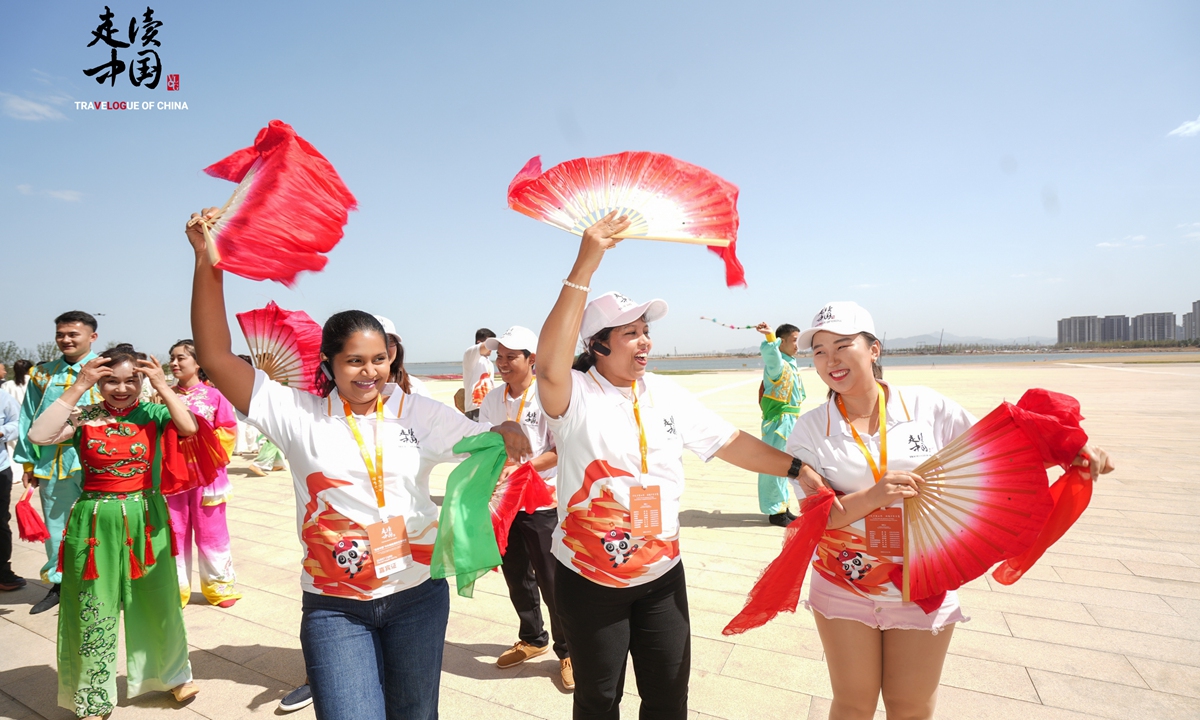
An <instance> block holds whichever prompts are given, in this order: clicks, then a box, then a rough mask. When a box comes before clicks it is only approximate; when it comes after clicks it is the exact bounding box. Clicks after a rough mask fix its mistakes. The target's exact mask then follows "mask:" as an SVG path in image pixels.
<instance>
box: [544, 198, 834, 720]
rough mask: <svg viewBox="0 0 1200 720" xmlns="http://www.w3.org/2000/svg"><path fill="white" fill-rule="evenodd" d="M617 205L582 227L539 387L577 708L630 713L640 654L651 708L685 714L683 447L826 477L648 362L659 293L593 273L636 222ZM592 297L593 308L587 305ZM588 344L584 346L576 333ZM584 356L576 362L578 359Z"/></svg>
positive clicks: (551, 320)
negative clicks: (626, 291)
mask: <svg viewBox="0 0 1200 720" xmlns="http://www.w3.org/2000/svg"><path fill="white" fill-rule="evenodd" d="M615 215H616V213H610V214H609V215H608V216H606V217H605V218H603V219H601V220H600V221H599V222H597V223H596V224H595V225H593V226H592V227H590V228H588V230H587V231H585V232H584V234H583V240H582V242H581V243H580V247H579V255H578V258H577V259H576V261H575V266H574V267H573V268H572V270H571V274H570V275H569V276H568V277H567V279H565V280H564V281H563V289H562V291H561V292H560V294H559V297H558V302H557V303H555V305H554V309H553V310H552V311H551V312H550V316H549V317H548V318H547V319H546V324H545V325H544V326H543V328H542V332H541V337H540V339H539V342H538V353H537V358H538V382H537V391H538V397H539V399H540V401H541V405H542V410H543V412H544V413H545V414H546V416H547V418H548V422H549V424H550V429H551V430H552V431H553V433H554V437H555V440H556V442H557V446H558V522H559V524H558V528H557V529H556V530H555V533H554V541H553V552H554V555H555V557H556V558H557V559H558V561H559V562H560V563H561V564H562V566H563V568H565V569H564V570H563V571H561V572H557V573H555V595H556V601H557V605H558V608H559V617H560V619H561V620H562V623H563V627H564V630H565V634H566V636H567V644H568V646H569V649H570V654H571V658H572V660H573V662H574V669H575V682H576V687H575V703H574V717H575V718H576V719H577V720H579V719H581V718H616V717H619V712H620V708H619V706H620V702H621V695H622V692H623V688H624V683H625V662H626V657H627V656H629V655H632V656H633V667H634V673H635V675H636V676H637V685H638V691H639V695H640V696H641V699H642V706H641V717H642V718H680V719H682V718H686V717H687V686H688V676H689V672H690V663H691V643H690V625H689V620H688V606H687V589H686V585H685V583H684V574H683V565H682V563H681V558H680V553H679V500H680V496H681V494H682V492H683V485H684V476H683V451H684V449H687V450H691V451H692V452H693V453H695V454H696V455H698V456H700V457H701V458H702V459H703V460H705V461H708V460H710V459H711V458H713V457H719V458H721V459H722V460H725V461H726V462H729V463H732V464H734V465H737V466H738V467H742V468H745V469H747V470H750V471H752V472H761V473H767V474H769V475H777V476H790V477H793V478H795V477H797V476H800V478H801V480H802V484H803V485H804V486H805V487H806V488H809V489H810V490H811V491H816V490H817V489H818V488H819V486H820V483H821V481H820V478H819V477H817V476H816V475H815V474H813V473H812V472H811V470H807V469H802V468H801V466H800V462H799V461H797V460H795V459H794V458H792V457H791V456H790V455H787V454H785V453H783V452H781V451H779V450H776V449H775V448H772V447H770V446H769V445H767V444H765V443H763V442H762V441H760V440H758V439H757V438H755V437H753V436H751V435H747V434H745V433H741V432H739V431H738V430H737V429H736V428H734V427H733V426H732V425H730V424H729V423H728V422H726V421H724V420H723V419H721V418H720V417H719V416H717V415H716V414H715V413H713V412H712V411H710V410H708V409H707V408H705V407H704V406H703V405H702V404H701V403H700V402H699V401H698V400H697V399H696V398H695V397H693V396H692V395H691V394H690V393H688V392H687V391H686V390H684V389H683V388H681V387H679V386H678V385H677V384H675V383H674V382H672V381H671V380H668V379H667V378H665V377H661V376H657V375H654V374H650V373H647V372H646V361H647V358H648V356H649V354H650V348H651V342H650V334H649V323H651V322H654V321H655V320H658V319H660V318H662V317H663V316H664V315H665V314H666V312H667V304H666V303H665V302H663V301H662V300H652V301H650V302H647V303H641V304H639V303H635V302H633V301H632V300H630V299H629V298H626V297H624V296H622V295H619V294H617V293H607V294H605V295H601V296H600V297H598V298H596V299H595V300H593V301H592V302H591V303H587V296H588V292H589V291H590V288H588V284H589V283H590V282H591V278H592V273H594V272H595V271H596V269H597V268H598V267H599V265H600V261H601V258H602V257H603V256H604V252H605V251H606V250H609V249H611V248H612V247H614V246H615V245H616V244H617V243H618V242H620V240H617V239H614V238H613V237H612V236H613V235H616V234H618V233H620V232H622V231H623V230H625V229H626V228H628V226H629V222H628V220H627V219H626V218H624V217H620V218H617V217H615ZM585 304H586V308H585ZM580 339H582V340H583V344H584V348H585V350H584V352H583V353H582V354H581V355H580V356H579V357H578V358H574V349H575V346H576V342H578V341H579V340H580ZM573 360H574V363H572V361H573Z"/></svg>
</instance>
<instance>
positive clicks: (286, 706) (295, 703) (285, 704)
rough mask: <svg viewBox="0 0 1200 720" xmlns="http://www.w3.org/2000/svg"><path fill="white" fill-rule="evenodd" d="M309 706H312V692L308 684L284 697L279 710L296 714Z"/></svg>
mask: <svg viewBox="0 0 1200 720" xmlns="http://www.w3.org/2000/svg"><path fill="white" fill-rule="evenodd" d="M309 705H312V690H311V689H309V687H308V683H305V684H303V685H301V686H300V687H298V688H296V689H295V690H293V691H291V692H290V693H288V694H287V695H284V696H283V699H282V700H280V701H279V709H280V710H282V711H283V712H295V711H296V710H299V709H300V708H306V707H308V706H309Z"/></svg>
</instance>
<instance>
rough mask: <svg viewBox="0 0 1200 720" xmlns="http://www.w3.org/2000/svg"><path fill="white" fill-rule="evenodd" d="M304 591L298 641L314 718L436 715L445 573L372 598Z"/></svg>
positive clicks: (423, 719) (429, 718)
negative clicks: (412, 585) (380, 596)
mask: <svg viewBox="0 0 1200 720" xmlns="http://www.w3.org/2000/svg"><path fill="white" fill-rule="evenodd" d="M303 595H304V601H303V619H302V620H301V623H300V644H301V646H302V647H303V648H304V665H305V667H306V668H307V669H308V682H309V685H311V686H312V694H313V705H314V707H315V709H316V712H317V718H318V720H401V719H402V718H403V720H436V718H437V716H438V712H437V706H438V686H439V684H440V682H441V673H442V646H443V644H444V643H445V642H446V623H447V621H448V620H449V618H450V590H449V585H447V583H446V581H445V580H426V581H425V582H424V583H421V584H420V585H418V586H416V587H414V588H409V589H408V590H403V591H401V592H398V593H393V594H391V595H388V596H386V597H382V598H377V599H375V600H351V599H348V598H339V597H334V596H331V595H317V594H315V593H307V592H306V593H303Z"/></svg>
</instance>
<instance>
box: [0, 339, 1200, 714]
mask: <svg viewBox="0 0 1200 720" xmlns="http://www.w3.org/2000/svg"><path fill="white" fill-rule="evenodd" d="M803 377H804V381H805V383H806V385H807V386H808V389H809V394H810V397H809V400H808V401H807V402H806V403H805V409H807V408H809V407H814V406H816V405H817V404H819V403H820V402H821V401H822V400H823V399H824V390H825V388H824V386H823V385H822V384H821V382H820V380H819V379H818V378H817V377H816V375H815V374H814V373H813V372H812V371H811V370H806V371H804V373H803ZM887 377H888V379H889V380H890V381H892V382H894V383H898V384H900V385H927V386H929V387H932V388H935V389H937V390H939V391H941V392H943V393H945V394H947V395H949V396H950V397H952V398H955V399H957V400H958V401H959V402H961V403H962V404H963V405H964V406H966V407H967V408H968V409H969V410H971V411H972V412H974V413H976V414H977V415H980V416H982V415H983V414H985V413H986V412H987V411H988V410H990V409H991V408H993V407H994V406H995V405H996V404H997V403H999V402H1000V401H1001V400H1009V401H1013V402H1015V401H1016V400H1017V398H1018V397H1019V396H1020V395H1021V393H1022V392H1023V391H1024V390H1025V389H1027V388H1030V387H1046V388H1050V389H1054V390H1058V391H1061V392H1066V393H1070V394H1072V395H1074V396H1075V397H1077V398H1079V400H1080V401H1081V403H1082V404H1083V410H1084V414H1085V415H1087V416H1088V420H1087V421H1086V422H1085V424H1084V427H1085V428H1086V429H1087V430H1088V432H1089V433H1090V434H1091V436H1092V438H1093V439H1094V440H1095V441H1096V442H1098V443H1100V444H1101V445H1102V446H1104V447H1105V448H1106V449H1107V450H1109V451H1110V452H1111V453H1112V454H1113V455H1114V457H1115V460H1116V464H1117V467H1118V469H1117V471H1116V472H1115V473H1113V474H1112V475H1109V476H1106V477H1105V478H1104V479H1103V480H1102V481H1101V483H1100V484H1099V485H1098V486H1097V488H1096V493H1095V496H1094V498H1093V500H1092V504H1091V507H1089V508H1088V510H1087V512H1086V513H1085V514H1084V516H1083V517H1082V518H1081V520H1080V521H1079V522H1078V523H1077V524H1076V525H1075V527H1074V528H1072V530H1071V531H1070V533H1068V534H1067V536H1066V537H1065V538H1064V539H1063V540H1062V541H1061V542H1059V543H1058V544H1057V545H1055V546H1054V547H1053V548H1051V551H1050V552H1048V553H1047V554H1046V555H1045V556H1044V557H1043V558H1042V560H1041V561H1040V562H1039V564H1038V565H1037V566H1036V567H1035V568H1034V569H1033V570H1032V571H1030V572H1029V573H1028V574H1027V575H1026V576H1025V578H1023V579H1022V580H1021V581H1020V582H1018V583H1017V584H1016V585H1013V586H1011V587H1004V586H1001V585H999V584H997V583H994V582H992V581H991V579H990V578H987V577H985V578H980V579H978V580H975V581H974V582H972V583H970V584H969V585H968V586H966V587H964V588H963V589H962V590H961V592H960V597H961V601H962V605H963V608H964V610H965V612H966V614H967V615H968V616H970V617H971V621H970V622H968V623H965V624H963V625H961V626H960V627H958V628H957V629H956V630H955V634H954V639H953V641H952V643H951V645H950V655H949V657H948V658H947V660H946V667H945V671H944V673H943V675H942V687H941V690H940V691H939V700H938V712H937V716H938V717H939V718H972V719H974V718H986V719H992V718H995V719H1000V718H1012V719H1013V720H1051V719H1053V720H1058V719H1060V718H1061V719H1064V720H1065V719H1066V718H1085V717H1101V718H1114V719H1118V720H1134V719H1137V718H1146V719H1153V720H1166V719H1170V718H1179V719H1183V718H1191V719H1195V718H1200V472H1198V470H1197V468H1198V467H1200V439H1198V438H1200V364H1196V363H1148V364H1120V365H1118V364H1096V365H1072V364H1065V363H1058V362H1037V363H1029V364H994V365H942V366H936V367H932V366H922V367H915V366H913V367H895V368H890V369H888V370H887ZM676 379H677V380H678V381H679V382H680V383H682V384H683V385H684V386H685V387H687V388H689V389H690V390H692V391H693V392H695V393H697V394H698V395H700V396H701V398H702V400H703V402H704V403H705V404H707V405H708V406H709V407H710V408H712V409H713V410H715V411H717V412H719V413H720V414H721V415H723V416H724V417H726V418H728V419H729V420H730V421H731V422H734V423H735V424H736V425H737V426H738V427H740V428H741V429H743V430H745V431H748V432H755V433H756V432H757V426H758V412H757V406H756V404H755V393H756V391H757V386H758V375H757V373H752V372H719V373H706V374H692V375H680V376H678V377H677V378H676ZM430 387H431V389H432V390H433V391H434V393H435V396H436V397H438V399H441V400H445V401H448V400H449V398H450V397H451V396H452V395H453V392H454V389H455V387H456V385H455V384H454V383H451V382H433V383H431V384H430ZM245 467H246V462H245V461H244V460H242V459H240V458H239V459H237V460H235V462H234V464H233V466H232V469H231V471H230V474H231V477H232V478H233V483H234V487H235V494H234V497H233V499H232V500H231V501H230V506H229V524H230V531H231V533H232V535H233V536H234V540H233V543H234V545H233V547H234V561H235V565H236V568H237V572H238V585H239V587H240V589H241V591H242V592H243V593H245V598H244V599H243V600H241V601H240V602H239V603H238V604H237V605H236V606H235V607H233V608H232V609H229V610H221V609H218V608H215V607H211V606H209V605H208V604H207V603H205V602H204V600H203V598H202V597H201V596H200V594H199V592H198V591H197V592H196V593H194V594H193V596H192V601H191V604H189V605H188V606H187V608H186V609H185V611H184V616H185V619H186V622H187V629H188V640H189V642H190V643H191V660H192V668H193V671H194V673H195V676H196V680H197V683H198V684H199V686H200V688H201V693H200V695H199V696H198V697H197V698H196V699H195V700H194V701H193V702H191V703H190V704H189V705H187V706H186V707H183V708H177V707H176V706H175V704H174V702H173V701H171V699H170V697H169V696H168V695H166V694H164V693H150V694H147V695H144V696H141V697H138V698H135V699H133V700H128V699H126V698H125V697H124V680H123V679H122V680H121V685H120V687H121V692H122V699H121V702H120V706H119V707H118V708H117V710H116V711H115V712H114V713H113V716H112V717H113V718H114V719H118V718H119V719H124V718H130V719H133V718H149V717H154V718H178V719H179V720H187V719H191V718H198V717H205V718H220V719H221V720H227V719H232V718H240V717H245V716H263V715H271V714H274V713H276V712H277V711H276V703H277V701H278V699H279V698H280V697H281V696H282V695H283V694H284V693H285V692H286V691H287V690H289V689H291V688H292V687H293V686H295V685H296V684H298V683H300V682H302V681H303V680H304V664H303V660H302V657H301V653H300V644H299V640H298V639H297V633H298V628H299V624H300V586H299V579H298V573H299V560H300V545H299V542H298V540H297V539H296V529H295V509H294V500H293V495H292V489H291V480H290V478H289V477H288V476H287V475H286V474H285V473H273V474H271V475H270V476H268V477H266V478H257V477H253V476H250V475H248V474H247V472H246V470H245ZM685 467H686V470H687V478H688V480H687V481H688V487H687V491H686V492H685V493H684V497H683V513H682V525H683V530H682V535H683V538H682V549H683V558H684V565H685V567H686V569H687V570H686V571H687V581H688V595H689V600H690V606H691V617H692V633H693V637H692V648H693V657H692V678H691V698H690V707H691V710H692V713H691V715H692V716H693V717H696V718H730V719H734V718H762V719H770V718H788V719H789V720H795V719H796V718H801V719H803V718H825V717H826V714H827V713H828V708H829V698H830V688H829V679H828V674H827V673H826V670H825V665H824V662H823V660H822V652H821V644H820V641H819V640H818V638H817V633H816V631H815V630H814V626H813V621H812V617H811V616H810V615H809V614H808V613H806V612H805V611H804V610H803V609H801V610H800V612H798V613H796V614H795V615H784V616H781V617H780V618H778V619H776V620H775V621H774V622H772V623H770V624H768V625H767V626H766V627H763V628H760V629H758V630H755V631H751V632H749V633H746V634H745V635H741V636H737V637H733V638H727V637H724V636H722V635H721V628H722V627H723V626H724V625H725V623H726V622H727V621H728V620H729V619H730V618H731V617H733V615H734V614H736V613H737V611H738V610H739V609H740V608H741V606H742V604H743V602H744V599H745V596H746V592H747V590H748V589H749V588H750V586H751V585H752V584H753V582H754V580H755V579H756V578H757V576H758V574H759V573H760V571H761V570H762V569H763V567H764V566H765V565H766V564H767V563H768V562H769V561H770V560H771V559H773V558H774V557H775V555H776V553H777V552H778V551H779V548H780V543H781V539H782V536H783V531H782V530H781V529H779V528H775V527H771V526H768V525H767V524H766V523H765V520H764V518H763V516H761V515H759V514H758V512H757V499H756V478H755V477H754V476H752V475H751V474H749V473H746V472H743V471H741V470H738V469H736V468H733V467H732V466H729V465H726V464H724V463H722V462H720V461H714V462H712V463H710V464H707V465H705V464H703V463H701V462H699V461H698V460H697V459H696V458H695V457H693V456H690V455H689V456H687V458H686V459H685ZM448 471H449V468H448V467H447V466H442V467H441V468H439V472H438V473H437V474H435V476H434V481H433V487H434V493H435V494H439V495H440V493H441V488H443V487H444V481H445V477H446V474H447V473H448ZM16 499H17V494H16V493H14V498H13V501H14V502H15V501H16ZM16 545H17V547H16V549H15V550H14V558H13V565H14V569H15V570H16V571H17V572H18V573H20V574H22V575H24V576H25V577H27V578H34V577H36V574H37V568H38V567H39V566H40V565H41V564H42V562H43V560H44V555H43V552H42V548H41V546H33V545H30V544H28V543H22V542H17V543H16ZM44 594H45V586H44V585H41V584H39V583H35V582H32V581H31V582H30V585H29V587H27V588H26V589H24V590H23V591H20V592H14V593H5V594H3V595H0V718H20V719H22V720H24V719H26V718H52V719H57V718H70V717H71V716H72V715H71V713H69V712H68V711H66V710H62V709H60V708H58V707H56V703H55V697H56V674H55V633H56V627H57V619H58V618H57V611H52V612H48V613H44V614H42V615H36V616H31V615H29V607H30V605H32V604H33V603H34V602H36V601H37V600H39V599H40V598H41V597H42V596H43V595H44ZM451 597H452V601H451V615H450V626H449V630H448V632H447V637H446V649H445V662H444V664H443V668H442V690H441V717H443V718H447V719H448V720H459V719H463V720H465V719H467V718H471V719H476V718H488V719H490V718H499V719H505V718H527V717H535V718H556V719H559V718H569V717H570V712H571V696H570V694H569V693H567V692H565V691H564V690H563V689H562V688H561V687H560V686H559V685H558V684H557V683H558V680H557V675H558V663H557V661H556V660H555V659H554V658H553V654H547V655H545V656H542V657H541V658H538V659H537V660H536V661H532V662H530V663H527V664H525V665H523V666H520V667H518V668H514V669H511V670H507V671H502V670H498V669H497V668H496V666H495V659H496V657H497V656H498V655H499V654H500V653H501V652H503V651H504V650H505V649H506V648H507V647H508V646H509V645H511V644H512V643H513V642H514V641H515V640H516V628H517V621H516V616H515V614H514V612H513V610H512V606H511V605H510V604H509V602H508V598H507V595H506V588H505V585H504V582H503V579H502V578H501V577H500V575H499V574H498V573H491V574H488V575H487V576H486V577H484V578H483V579H482V580H481V581H480V582H479V583H478V584H477V585H476V592H475V597H474V599H464V598H460V597H458V596H457V595H454V594H453V593H452V595H451ZM121 652H122V654H123V650H122V651H121ZM121 672H122V674H123V673H124V662H123V658H122V661H121ZM636 695H637V687H636V684H635V683H634V680H633V673H632V671H631V672H630V673H629V676H628V687H627V688H626V697H625V701H624V703H623V706H622V715H623V717H626V718H635V717H637V706H638V698H637V697H636ZM880 709H881V710H882V705H881V706H880ZM295 717H297V718H311V717H313V714H312V709H311V708H309V709H306V710H302V711H300V712H298V713H296V714H295ZM878 717H880V718H882V717H883V713H882V712H880V713H879V714H878Z"/></svg>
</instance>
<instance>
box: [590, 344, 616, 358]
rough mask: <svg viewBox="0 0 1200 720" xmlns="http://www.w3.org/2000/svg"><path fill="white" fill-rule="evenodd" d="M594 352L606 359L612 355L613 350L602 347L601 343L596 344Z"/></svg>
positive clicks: (593, 347) (593, 348)
mask: <svg viewBox="0 0 1200 720" xmlns="http://www.w3.org/2000/svg"><path fill="white" fill-rule="evenodd" d="M592 352H594V353H596V354H597V355H604V356H605V357H607V356H608V355H610V354H612V350H609V349H608V346H607V345H601V344H600V343H594V344H593V345H592Z"/></svg>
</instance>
